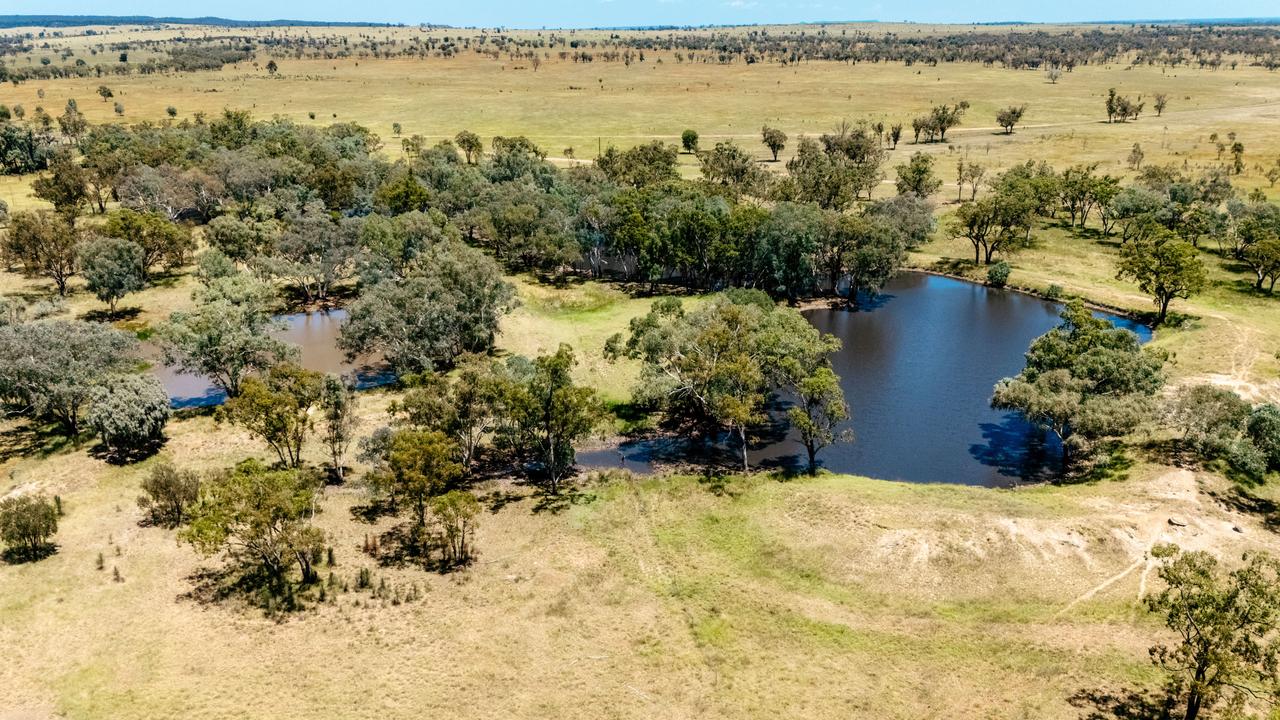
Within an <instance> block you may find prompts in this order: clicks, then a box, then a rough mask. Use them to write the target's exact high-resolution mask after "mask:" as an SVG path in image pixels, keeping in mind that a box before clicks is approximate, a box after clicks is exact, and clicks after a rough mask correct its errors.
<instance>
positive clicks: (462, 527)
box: [431, 490, 480, 570]
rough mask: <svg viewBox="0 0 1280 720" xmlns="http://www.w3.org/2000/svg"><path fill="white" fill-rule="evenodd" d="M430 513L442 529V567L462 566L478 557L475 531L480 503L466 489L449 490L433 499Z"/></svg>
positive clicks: (439, 529) (440, 542)
mask: <svg viewBox="0 0 1280 720" xmlns="http://www.w3.org/2000/svg"><path fill="white" fill-rule="evenodd" d="M431 516H432V518H434V519H435V522H436V526H437V528H438V532H439V536H440V537H439V545H440V550H441V558H440V567H441V569H443V570H450V569H453V568H458V567H462V566H464V565H467V564H468V563H470V562H471V560H472V558H473V557H474V556H475V533H476V526H477V525H479V521H478V520H477V518H478V517H479V516H480V503H479V501H477V500H476V498H475V496H474V495H472V494H471V493H469V492H466V491H465V490H450V491H449V492H447V493H444V494H443V495H439V496H437V497H434V498H432V499H431Z"/></svg>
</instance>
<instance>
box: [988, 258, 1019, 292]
mask: <svg viewBox="0 0 1280 720" xmlns="http://www.w3.org/2000/svg"><path fill="white" fill-rule="evenodd" d="M1011 272H1013V268H1011V267H1009V263H1007V262H1005V261H1004V260H1001V261H1000V262H998V263H996V264H995V265H992V266H991V267H989V268H987V284H988V285H990V286H991V287H998V288H1002V287H1004V286H1005V285H1006V284H1007V283H1008V282H1009V273H1011Z"/></svg>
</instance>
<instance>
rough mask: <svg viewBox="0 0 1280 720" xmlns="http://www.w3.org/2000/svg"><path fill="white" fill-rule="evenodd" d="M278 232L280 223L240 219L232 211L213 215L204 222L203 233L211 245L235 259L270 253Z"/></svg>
mask: <svg viewBox="0 0 1280 720" xmlns="http://www.w3.org/2000/svg"><path fill="white" fill-rule="evenodd" d="M279 235H280V229H279V226H278V225H277V224H276V223H275V222H273V221H267V222H259V221H255V220H242V219H240V218H237V217H235V216H233V215H219V216H218V217H216V218H214V219H213V220H212V221H211V222H210V223H209V224H208V225H206V226H205V233H204V237H205V240H207V241H208V242H209V245H210V246H212V247H214V248H217V249H218V250H221V251H222V252H223V253H225V254H226V255H227V257H229V258H231V259H232V260H236V261H238V262H247V261H248V260H249V259H250V258H253V257H255V256H257V255H269V254H271V251H272V248H274V246H275V242H276V239H277V238H278V237H279Z"/></svg>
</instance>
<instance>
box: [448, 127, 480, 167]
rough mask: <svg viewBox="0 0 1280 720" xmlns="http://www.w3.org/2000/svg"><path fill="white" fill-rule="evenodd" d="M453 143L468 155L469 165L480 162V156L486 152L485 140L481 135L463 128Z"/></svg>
mask: <svg viewBox="0 0 1280 720" xmlns="http://www.w3.org/2000/svg"><path fill="white" fill-rule="evenodd" d="M453 143H454V144H455V145H457V146H458V149H459V150H461V151H462V154H463V155H465V156H466V158H467V164H468V165H474V164H476V163H478V162H480V156H481V155H482V154H483V153H484V142H483V141H481V140H480V136H479V135H477V134H475V133H473V132H471V131H470V130H463V131H461V132H459V133H458V134H457V135H455V136H454V138H453Z"/></svg>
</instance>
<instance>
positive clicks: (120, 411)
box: [85, 375, 169, 458]
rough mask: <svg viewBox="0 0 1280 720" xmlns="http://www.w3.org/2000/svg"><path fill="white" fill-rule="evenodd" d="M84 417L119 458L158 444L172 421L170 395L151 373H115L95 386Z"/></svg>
mask: <svg viewBox="0 0 1280 720" xmlns="http://www.w3.org/2000/svg"><path fill="white" fill-rule="evenodd" d="M85 420H86V421H87V422H88V423H89V425H90V426H91V427H92V428H93V429H94V430H96V431H97V433H98V435H99V436H100V437H101V438H102V444H103V445H105V446H106V447H107V450H108V451H109V452H111V454H112V455H114V456H115V457H117V458H130V457H134V456H136V455H138V454H139V453H144V452H147V451H148V450H151V449H153V448H155V447H157V446H158V445H159V444H160V443H161V442H162V441H163V439H164V427H165V425H166V424H167V423H168V422H169V394H168V393H167V392H166V391H165V389H164V385H163V384H161V382H160V381H159V380H158V379H156V378H155V377H153V376H151V375H113V376H111V377H109V378H107V379H106V380H105V381H104V382H103V384H102V385H99V386H98V387H97V388H95V389H94V393H93V399H92V401H91V404H90V405H89V411H88V412H87V413H86V415H85Z"/></svg>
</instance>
